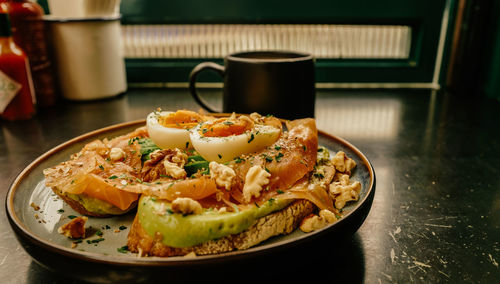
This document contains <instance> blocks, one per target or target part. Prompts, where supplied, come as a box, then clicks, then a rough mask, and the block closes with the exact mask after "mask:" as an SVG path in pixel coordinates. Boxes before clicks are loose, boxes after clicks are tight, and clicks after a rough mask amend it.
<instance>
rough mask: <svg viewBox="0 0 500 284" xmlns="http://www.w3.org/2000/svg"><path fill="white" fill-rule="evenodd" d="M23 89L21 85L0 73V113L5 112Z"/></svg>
mask: <svg viewBox="0 0 500 284" xmlns="http://www.w3.org/2000/svg"><path fill="white" fill-rule="evenodd" d="M21 88H22V85H21V84H19V83H18V82H16V81H14V80H13V79H12V78H10V77H9V76H7V74H5V73H3V72H2V71H0V113H3V112H4V110H5V108H6V107H7V106H8V105H9V103H10V102H11V101H12V99H14V97H15V96H16V94H17V92H19V90H21Z"/></svg>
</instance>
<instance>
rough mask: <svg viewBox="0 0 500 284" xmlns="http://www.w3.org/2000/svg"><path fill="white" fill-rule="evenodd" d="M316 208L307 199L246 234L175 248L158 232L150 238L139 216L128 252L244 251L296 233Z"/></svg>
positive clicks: (159, 254) (157, 253)
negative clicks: (163, 240)
mask: <svg viewBox="0 0 500 284" xmlns="http://www.w3.org/2000/svg"><path fill="white" fill-rule="evenodd" d="M315 209H316V206H315V205H314V204H313V203H311V202H309V201H307V200H297V201H294V202H293V203H291V204H290V205H288V206H287V207H285V208H284V209H282V210H280V211H277V212H273V213H271V214H269V215H267V216H264V217H262V218H259V219H257V220H256V222H255V223H254V224H253V225H252V226H250V228H248V229H246V230H245V231H243V232H241V233H239V234H234V235H229V236H226V237H222V238H220V239H217V240H211V241H208V242H205V243H202V244H199V245H196V246H192V247H186V248H174V247H170V246H166V245H164V244H163V243H162V236H161V234H160V233H157V234H156V235H155V236H150V235H149V234H147V233H146V231H145V230H144V229H143V228H142V226H141V224H140V222H139V220H138V218H137V216H136V217H135V219H134V222H133V224H132V228H131V229H130V233H129V235H128V242H127V245H128V249H129V250H130V251H131V252H137V253H140V255H142V256H147V255H148V256H162V257H165V256H179V255H186V254H188V253H193V252H194V253H195V254H196V255H207V254H218V253H223V252H229V251H233V250H243V249H247V248H250V247H252V246H255V245H257V244H259V243H261V242H263V241H265V240H267V239H269V238H271V237H273V236H277V235H281V234H289V233H291V232H292V231H293V230H295V229H296V228H297V227H298V226H299V224H300V222H301V220H302V219H303V218H304V217H306V216H307V215H309V214H311V213H312V212H313V211H314V210H315Z"/></svg>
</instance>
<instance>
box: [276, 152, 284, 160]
mask: <svg viewBox="0 0 500 284" xmlns="http://www.w3.org/2000/svg"><path fill="white" fill-rule="evenodd" d="M275 158H276V162H280V161H281V158H283V153H278V155H277V156H276V157H275Z"/></svg>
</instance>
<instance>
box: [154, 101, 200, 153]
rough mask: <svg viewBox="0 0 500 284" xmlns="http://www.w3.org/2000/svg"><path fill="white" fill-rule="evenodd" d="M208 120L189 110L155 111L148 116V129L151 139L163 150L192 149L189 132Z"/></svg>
mask: <svg viewBox="0 0 500 284" xmlns="http://www.w3.org/2000/svg"><path fill="white" fill-rule="evenodd" d="M205 120H206V118H205V117H204V116H202V115H200V114H198V113H196V112H193V111H188V110H178V111H176V112H171V111H155V112H152V113H150V114H149V115H148V117H147V119H146V127H147V130H148V134H149V137H150V138H151V140H153V142H154V143H155V144H156V145H157V146H158V147H160V148H162V149H173V148H179V149H187V148H191V146H192V145H191V140H190V136H189V131H190V129H191V128H194V127H195V126H197V125H198V123H200V122H203V121H205Z"/></svg>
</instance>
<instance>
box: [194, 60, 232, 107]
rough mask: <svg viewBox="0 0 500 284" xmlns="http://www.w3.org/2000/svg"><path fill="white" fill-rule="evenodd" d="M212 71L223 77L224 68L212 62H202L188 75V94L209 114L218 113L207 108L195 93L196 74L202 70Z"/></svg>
mask: <svg viewBox="0 0 500 284" xmlns="http://www.w3.org/2000/svg"><path fill="white" fill-rule="evenodd" d="M205 69H206V70H213V71H215V72H216V73H217V74H219V75H220V76H221V77H224V71H225V68H224V66H222V65H219V64H217V63H213V62H202V63H200V64H198V65H196V67H194V68H193V70H192V71H191V73H190V74H189V92H190V93H191V95H192V96H193V98H194V100H195V101H196V102H197V103H198V104H199V105H200V106H202V107H203V108H204V109H206V110H207V111H209V112H218V111H215V110H214V109H213V108H212V107H211V106H209V105H208V104H207V103H206V102H205V101H204V100H203V99H202V98H201V97H200V96H199V95H198V92H196V77H197V76H198V74H199V73H200V72H201V71H203V70H205Z"/></svg>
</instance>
